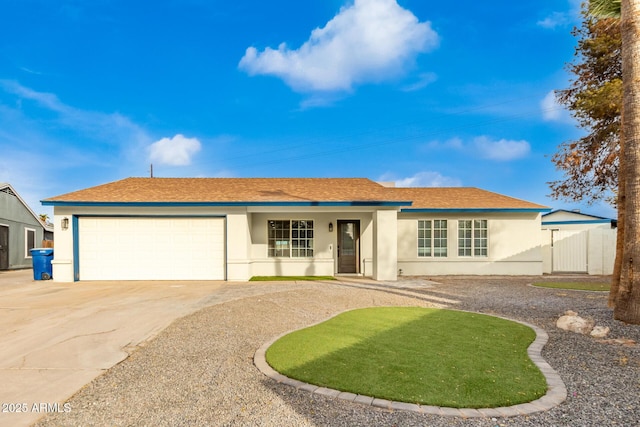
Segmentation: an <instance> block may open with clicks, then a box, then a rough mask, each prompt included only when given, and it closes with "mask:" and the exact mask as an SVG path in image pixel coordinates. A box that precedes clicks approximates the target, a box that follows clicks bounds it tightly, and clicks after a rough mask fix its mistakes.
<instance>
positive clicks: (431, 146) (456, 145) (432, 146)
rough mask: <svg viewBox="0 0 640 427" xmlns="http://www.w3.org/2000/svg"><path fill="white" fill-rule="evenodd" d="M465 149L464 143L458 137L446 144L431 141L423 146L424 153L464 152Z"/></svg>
mask: <svg viewBox="0 0 640 427" xmlns="http://www.w3.org/2000/svg"><path fill="white" fill-rule="evenodd" d="M463 148H464V142H463V141H462V139H460V138H458V137H453V138H451V139H448V140H446V141H444V142H441V141H431V142H428V143H426V144H425V145H424V146H423V150H424V151H430V150H462V149H463Z"/></svg>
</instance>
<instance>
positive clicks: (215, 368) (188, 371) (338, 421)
mask: <svg viewBox="0 0 640 427" xmlns="http://www.w3.org/2000/svg"><path fill="white" fill-rule="evenodd" d="M557 279H558V278H557V277H555V278H547V277H545V278H543V279H542V280H557ZM433 280H434V281H437V282H438V283H432V282H429V281H428V280H427V279H424V278H406V279H404V280H402V281H399V282H397V283H389V284H384V283H376V282H370V283H367V282H366V281H363V280H349V281H345V282H342V283H336V282H321V283H319V282H301V283H299V284H298V285H296V286H295V287H294V289H293V290H291V288H292V287H291V286H290V285H287V286H286V287H285V288H283V289H284V290H282V291H276V292H273V288H269V289H271V292H269V293H265V294H262V295H253V296H247V297H244V298H241V299H235V300H232V301H228V302H223V301H220V298H219V297H217V296H212V298H211V303H212V304H216V305H212V306H210V307H207V308H204V309H203V310H201V311H199V312H197V313H195V314H192V315H190V316H187V317H184V318H182V319H180V320H178V321H176V322H174V323H173V324H172V325H171V326H170V327H169V328H167V329H166V330H164V331H163V332H162V333H160V335H158V336H157V337H156V338H155V339H153V340H152V341H150V342H148V343H146V345H144V346H143V347H141V348H139V349H137V351H134V352H133V354H132V355H131V356H130V357H129V358H128V359H126V360H125V361H123V362H122V363H120V364H119V365H117V366H115V367H114V368H112V369H110V370H109V371H107V372H106V373H105V374H104V375H102V376H101V377H99V378H97V379H96V380H94V381H93V382H92V383H90V384H88V385H87V386H86V387H84V388H83V389H82V390H81V391H79V392H78V393H77V394H76V395H75V396H73V398H71V399H70V400H69V401H68V402H69V403H70V405H71V411H70V412H68V413H58V414H50V415H49V416H47V417H46V418H44V419H42V420H40V422H39V423H38V424H37V425H39V426H71V425H73V426H86V425H111V426H180V425H184V426H193V425H203V426H207V425H212V426H233V425H240V426H244V425H247V426H248V425H250V426H284V425H287V426H289V425H290V426H374V425H380V426H387V425H388V426H611V425H619V426H634V425H638V419H639V417H640V415H638V414H640V402H639V396H640V346H638V345H633V346H625V345H621V344H611V343H605V342H602V341H600V340H596V339H593V338H590V337H588V336H582V335H578V334H574V333H571V332H566V331H562V330H559V329H557V328H556V327H555V320H556V319H557V318H558V317H559V316H560V315H562V314H563V313H564V311H566V310H569V309H571V310H574V311H576V312H578V314H579V315H581V316H583V317H592V318H594V319H595V321H596V324H597V325H602V326H609V327H610V328H611V332H610V334H609V338H627V339H631V340H634V341H636V342H640V327H638V326H627V325H624V324H621V323H619V322H616V321H613V320H612V312H611V310H609V309H608V308H607V307H606V301H607V295H606V293H592V292H580V291H563V290H557V289H544V288H535V287H531V286H529V284H530V283H531V282H533V281H536V280H541V278H539V277H538V278H522V277H517V278H507V277H436V278H433ZM571 280H574V281H575V280H576V278H571ZM579 280H594V281H603V280H605V281H606V280H608V279H607V278H605V279H603V278H601V277H595V278H593V277H580V279H579ZM229 286H233V284H229ZM384 305H402V306H406V305H418V306H436V307H447V308H455V309H462V310H470V311H478V312H481V313H487V314H495V315H500V316H505V317H509V318H513V319H518V320H522V321H525V322H529V323H532V324H534V325H536V326H539V327H541V328H543V329H545V330H546V331H547V333H548V334H549V342H548V343H547V345H546V346H545V348H544V350H543V352H542V355H543V356H544V357H545V359H546V360H547V362H548V363H549V364H550V365H551V366H552V367H553V368H554V369H555V370H556V371H557V372H558V373H559V374H560V376H561V378H562V379H563V381H564V382H565V385H566V387H567V390H568V398H567V400H566V401H565V402H564V403H563V404H561V405H560V406H558V407H556V408H554V409H551V410H550V411H547V412H543V413H537V414H533V415H529V416H520V417H513V418H499V419H462V418H448V417H438V416H432V415H424V414H416V413H411V412H401V411H395V412H390V411H387V410H383V409H377V408H372V407H368V406H364V405H360V404H356V403H349V402H345V401H341V400H337V399H331V398H326V397H323V396H319V395H316V394H310V393H307V392H304V391H298V390H295V389H293V388H291V387H289V386H285V385H280V384H277V383H275V382H274V381H272V380H270V379H268V378H267V377H265V376H264V375H263V374H262V373H260V372H259V371H258V370H257V369H256V368H255V366H254V365H253V356H254V353H255V351H256V350H257V349H258V348H259V347H260V346H261V345H262V344H264V343H265V342H267V341H269V340H271V339H272V338H273V337H275V336H277V335H280V334H282V333H284V332H287V331H290V330H294V329H297V328H300V327H304V326H307V325H310V324H313V323H316V322H319V321H321V320H324V319H326V318H328V317H330V316H331V315H334V314H336V313H338V312H341V311H344V310H347V309H352V308H359V307H371V306H384ZM425 386H426V387H428V384H425Z"/></svg>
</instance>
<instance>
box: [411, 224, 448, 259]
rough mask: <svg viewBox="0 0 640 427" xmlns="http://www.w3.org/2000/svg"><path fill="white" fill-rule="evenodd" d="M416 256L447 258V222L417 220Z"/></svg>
mask: <svg viewBox="0 0 640 427" xmlns="http://www.w3.org/2000/svg"><path fill="white" fill-rule="evenodd" d="M418 256H419V257H431V256H433V257H446V256H447V220H446V219H434V220H430V219H425V220H422V219H421V220H418Z"/></svg>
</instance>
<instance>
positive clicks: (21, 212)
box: [0, 183, 53, 270]
mask: <svg viewBox="0 0 640 427" xmlns="http://www.w3.org/2000/svg"><path fill="white" fill-rule="evenodd" d="M45 240H47V241H53V226H49V225H44V224H42V222H41V221H40V218H39V217H38V215H36V214H35V213H34V212H33V211H32V210H31V208H30V207H29V206H28V205H27V204H26V202H25V201H24V200H23V199H22V198H21V197H20V196H19V195H18V193H17V192H16V191H15V190H14V189H13V187H12V186H11V185H10V184H7V183H0V270H13V269H19V268H31V266H32V262H31V253H30V252H29V250H30V249H33V248H38V247H42V246H43V245H44V243H43V241H45Z"/></svg>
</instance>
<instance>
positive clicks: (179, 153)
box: [149, 134, 201, 166]
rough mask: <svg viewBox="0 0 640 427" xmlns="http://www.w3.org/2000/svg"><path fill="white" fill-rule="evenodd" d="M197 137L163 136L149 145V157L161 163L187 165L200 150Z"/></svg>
mask: <svg viewBox="0 0 640 427" xmlns="http://www.w3.org/2000/svg"><path fill="white" fill-rule="evenodd" d="M200 148H201V144H200V141H198V139H197V138H186V137H185V136H184V135H181V134H177V135H175V136H174V137H173V138H162V139H160V140H158V141H156V142H154V143H153V144H151V145H150V146H149V159H150V160H151V161H152V162H156V163H158V164H161V165H170V166H186V165H189V164H191V159H192V157H193V156H194V155H195V154H196V153H197V152H198V151H200Z"/></svg>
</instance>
